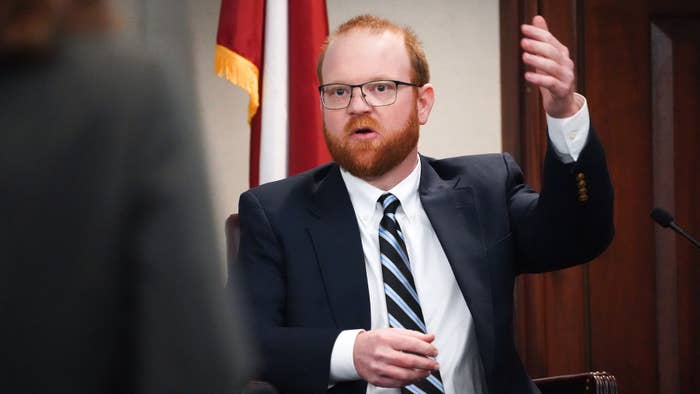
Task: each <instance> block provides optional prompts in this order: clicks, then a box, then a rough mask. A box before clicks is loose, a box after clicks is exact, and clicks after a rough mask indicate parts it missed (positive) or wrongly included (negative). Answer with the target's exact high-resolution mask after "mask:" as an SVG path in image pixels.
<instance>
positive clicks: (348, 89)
mask: <svg viewBox="0 0 700 394" xmlns="http://www.w3.org/2000/svg"><path fill="white" fill-rule="evenodd" d="M401 85H406V86H414V87H419V86H418V85H416V84H413V83H408V82H402V81H391V80H387V81H369V82H365V83H362V84H359V85H349V84H345V83H329V84H326V85H321V86H319V87H318V91H319V93H321V103H322V104H323V108H325V109H344V108H347V107H348V105H350V101H351V100H352V95H353V91H354V90H355V88H360V92H361V93H362V96H361V97H362V99H363V100H364V101H365V103H367V105H369V106H372V107H383V106H385V105H391V104H394V103H395V102H396V94H397V91H398V90H399V89H398V88H399V86H401Z"/></svg>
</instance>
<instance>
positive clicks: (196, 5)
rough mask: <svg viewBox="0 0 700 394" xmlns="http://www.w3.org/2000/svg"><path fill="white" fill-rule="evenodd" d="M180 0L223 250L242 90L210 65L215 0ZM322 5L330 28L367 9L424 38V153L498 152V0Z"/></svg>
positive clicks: (242, 147)
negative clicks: (430, 91) (430, 99)
mask: <svg viewBox="0 0 700 394" xmlns="http://www.w3.org/2000/svg"><path fill="white" fill-rule="evenodd" d="M154 1H158V0H154ZM118 2H119V1H118ZM121 2H122V3H125V4H139V3H140V2H138V1H135V0H121ZM166 3H167V2H166ZM186 5H187V6H188V7H189V15H190V16H189V21H188V22H189V25H190V27H189V29H190V33H191V34H190V35H191V45H192V52H193V55H192V61H193V62H194V64H193V67H194V83H195V91H196V95H197V98H198V101H197V102H198V107H199V110H200V111H201V120H202V126H203V128H204V130H205V148H206V152H207V160H208V168H209V170H210V179H209V181H210V184H211V187H212V198H213V203H214V210H215V215H216V218H217V221H218V224H219V225H220V227H219V228H218V230H219V231H218V234H219V238H220V239H219V244H220V246H221V249H222V251H223V248H224V234H223V231H222V229H223V222H224V220H225V218H226V217H227V216H228V214H229V213H231V212H236V211H237V210H238V208H237V205H238V196H239V195H240V193H241V192H243V191H245V190H246V189H247V188H248V144H249V131H248V125H247V123H246V120H245V119H246V109H247V105H248V97H247V96H246V95H245V94H244V93H243V92H242V90H241V89H239V88H237V87H235V86H233V85H231V84H230V83H228V82H226V81H224V80H222V79H219V78H217V77H216V76H215V75H214V72H213V64H212V63H213V50H214V42H215V37H216V27H217V22H218V14H219V6H220V1H219V0H187V2H186ZM327 5H328V17H329V25H330V28H331V29H334V28H335V27H336V26H337V25H338V24H339V23H341V22H342V21H344V20H346V19H348V18H350V17H351V16H354V15H357V14H360V13H373V14H376V15H380V16H385V17H388V18H390V19H391V20H393V21H395V22H398V23H400V24H407V25H409V26H411V27H413V29H414V30H415V31H416V33H417V34H418V36H419V37H420V38H421V39H422V41H423V43H424V46H425V50H426V52H427V55H428V59H429V60H430V63H431V73H432V82H433V84H434V85H435V91H436V104H435V107H434V108H433V113H432V115H431V119H430V121H429V123H428V125H427V126H425V127H424V129H423V130H422V135H421V141H420V150H421V152H422V153H424V154H427V155H430V156H434V157H448V156H454V155H461V154H469V153H481V152H494V151H500V149H501V142H500V77H499V75H500V74H499V73H500V71H499V26H498V22H499V20H498V2H497V1H494V0H431V1H425V0H383V1H375V0H327ZM136 12H138V10H137V11H136Z"/></svg>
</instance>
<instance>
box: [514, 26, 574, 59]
mask: <svg viewBox="0 0 700 394" xmlns="http://www.w3.org/2000/svg"><path fill="white" fill-rule="evenodd" d="M520 31H521V32H522V33H523V35H524V36H525V37H527V38H529V39H531V40H534V41H538V42H542V43H547V44H549V45H551V46H553V47H555V48H556V49H557V50H559V51H561V52H565V53H566V56H568V55H569V50H568V48H566V46H565V45H564V44H562V43H561V42H559V40H558V39H557V38H556V37H555V36H554V35H553V34H552V33H550V32H549V31H548V30H546V29H543V28H541V27H537V26H533V25H522V26H520Z"/></svg>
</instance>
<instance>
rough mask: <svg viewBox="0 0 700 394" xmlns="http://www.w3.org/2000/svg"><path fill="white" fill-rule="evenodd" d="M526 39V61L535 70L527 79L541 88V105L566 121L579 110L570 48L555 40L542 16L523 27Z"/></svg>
mask: <svg viewBox="0 0 700 394" xmlns="http://www.w3.org/2000/svg"><path fill="white" fill-rule="evenodd" d="M521 30H522V33H523V35H524V36H525V37H523V39H522V40H521V41H520V46H521V47H522V48H523V62H525V64H526V65H528V66H530V67H532V68H533V70H534V71H527V72H526V73H525V79H526V80H527V81H528V82H530V83H531V84H533V85H536V86H538V87H539V88H540V93H541V94H542V105H543V107H544V110H545V111H547V113H548V114H549V115H550V116H552V117H555V118H566V117H569V116H572V115H574V114H575V113H576V112H577V111H578V109H579V108H578V105H577V104H576V99H575V98H574V92H575V91H576V75H575V73H574V62H573V61H572V60H571V58H570V57H569V49H568V48H567V47H565V46H564V45H562V43H560V42H559V40H557V38H556V37H554V36H553V35H552V34H551V33H550V32H549V29H548V28H547V22H546V21H545V20H544V18H543V17H541V16H540V15H536V16H535V17H534V18H533V19H532V24H531V25H522V26H521Z"/></svg>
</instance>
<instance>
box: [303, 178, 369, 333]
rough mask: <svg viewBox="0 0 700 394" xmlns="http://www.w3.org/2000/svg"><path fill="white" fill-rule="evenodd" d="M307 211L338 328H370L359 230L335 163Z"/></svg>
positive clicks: (313, 195) (310, 229)
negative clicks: (309, 215)
mask: <svg viewBox="0 0 700 394" xmlns="http://www.w3.org/2000/svg"><path fill="white" fill-rule="evenodd" d="M309 211H310V213H311V215H312V219H311V221H310V223H309V226H308V228H307V230H308V233H309V236H310V237H311V241H312V243H313V245H314V249H315V251H316V258H317V261H318V264H319V267H320V270H321V273H322V275H323V280H324V282H325V289H326V294H327V296H328V301H329V303H330V305H331V310H332V313H333V317H334V319H335V322H336V325H337V326H338V328H340V329H352V328H365V329H370V326H371V319H370V307H369V290H368V288H367V273H366V270H365V257H364V253H363V251H362V240H361V239H360V229H359V228H358V226H357V219H356V217H355V211H354V210H353V207H352V203H351V202H350V197H349V195H348V192H347V189H346V187H345V183H344V182H343V179H342V177H341V176H340V170H339V167H338V166H337V165H336V166H333V167H332V168H331V169H330V170H329V172H328V175H327V176H326V177H325V178H324V179H323V180H321V182H319V184H318V187H317V188H316V190H315V191H314V192H313V194H312V203H311V205H310V206H309Z"/></svg>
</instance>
